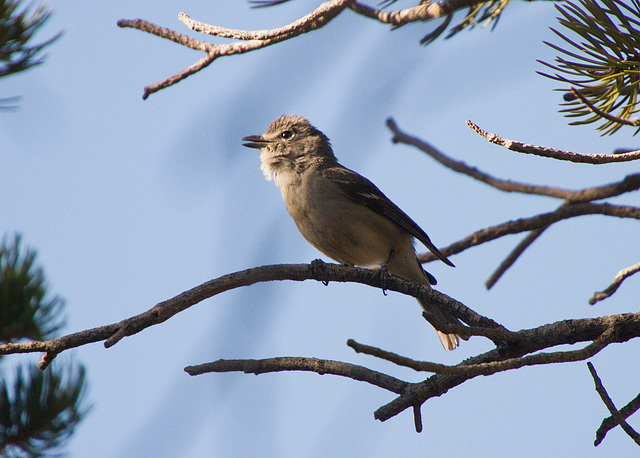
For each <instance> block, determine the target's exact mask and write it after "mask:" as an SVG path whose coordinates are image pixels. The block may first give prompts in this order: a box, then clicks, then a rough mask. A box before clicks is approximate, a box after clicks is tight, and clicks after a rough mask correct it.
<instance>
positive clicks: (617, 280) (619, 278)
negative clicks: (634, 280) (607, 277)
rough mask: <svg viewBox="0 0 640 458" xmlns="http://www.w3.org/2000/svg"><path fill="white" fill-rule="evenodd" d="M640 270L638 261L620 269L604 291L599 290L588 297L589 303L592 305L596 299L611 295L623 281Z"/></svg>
mask: <svg viewBox="0 0 640 458" xmlns="http://www.w3.org/2000/svg"><path fill="white" fill-rule="evenodd" d="M637 272H640V263H638V264H635V265H633V266H631V267H627V268H626V269H622V270H621V271H620V272H618V273H617V274H616V276H615V277H614V279H613V281H612V282H611V285H609V287H608V288H607V289H605V290H604V291H600V292H599V293H595V294H594V295H593V297H591V299H589V304H591V305H593V304H595V303H596V302H598V301H601V300H603V299H606V298H608V297H611V296H612V295H613V293H615V292H616V291H617V290H618V288H619V287H620V285H621V284H622V282H623V281H625V280H626V279H627V278H629V277H630V276H631V275H633V274H635V273H637Z"/></svg>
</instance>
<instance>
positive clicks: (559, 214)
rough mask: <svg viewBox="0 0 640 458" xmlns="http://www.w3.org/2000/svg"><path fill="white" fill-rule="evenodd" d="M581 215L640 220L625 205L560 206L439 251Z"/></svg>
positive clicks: (428, 256) (423, 258)
mask: <svg viewBox="0 0 640 458" xmlns="http://www.w3.org/2000/svg"><path fill="white" fill-rule="evenodd" d="M584 215H606V216H616V217H619V218H634V219H640V208H638V207H629V206H624V205H611V204H606V203H605V204H594V203H591V202H584V203H578V204H571V205H562V206H560V207H559V208H558V209H556V210H555V211H553V212H550V213H542V214H540V215H536V216H532V217H529V218H521V219H518V220H514V221H507V222H506V223H502V224H498V225H496V226H491V227H488V228H486V229H482V230H479V231H476V232H474V233H473V234H471V235H469V236H467V237H465V238H463V239H462V240H459V241H457V242H454V243H452V244H451V245H449V246H447V247H445V248H441V249H440V251H442V253H444V254H445V255H446V256H451V255H453V254H457V253H461V252H462V251H464V250H466V249H468V248H471V247H473V246H476V245H481V244H482V243H485V242H488V241H490V240H495V239H497V238H500V237H503V236H505V235H510V234H518V233H520V232H528V231H532V230H536V229H540V228H543V227H548V226H550V225H551V224H553V223H557V222H558V221H562V220H564V219H569V218H574V217H576V216H584ZM418 259H419V260H420V262H422V263H425V262H429V261H433V260H435V259H437V258H436V257H435V256H434V255H433V254H432V253H423V254H420V255H419V256H418Z"/></svg>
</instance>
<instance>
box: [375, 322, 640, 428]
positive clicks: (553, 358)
mask: <svg viewBox="0 0 640 458" xmlns="http://www.w3.org/2000/svg"><path fill="white" fill-rule="evenodd" d="M639 325H640V313H635V314H623V315H615V316H610V317H603V318H585V319H579V320H565V321H559V322H556V323H552V324H548V325H544V326H540V327H538V328H534V329H526V330H522V331H518V332H517V334H519V335H520V336H521V340H520V344H519V345H513V346H509V345H508V344H507V345H506V346H505V347H504V348H500V349H498V348H496V349H494V350H490V351H488V352H486V353H483V354H481V355H478V356H474V357H472V358H469V359H467V360H465V361H463V362H462V363H460V365H458V366H463V365H468V366H471V367H473V369H471V370H470V374H471V375H469V376H462V375H450V374H435V375H432V376H431V377H429V378H428V379H426V380H424V381H423V382H419V383H415V384H410V385H409V386H408V387H407V389H406V390H405V391H404V393H403V394H402V395H401V396H399V397H398V398H396V399H394V400H393V401H391V402H390V403H388V404H386V405H384V406H382V407H380V408H379V409H378V410H376V412H375V413H374V417H375V418H376V419H378V420H380V421H386V420H388V419H389V418H392V417H394V416H395V415H397V414H399V413H400V412H402V411H404V410H405V409H408V408H412V407H413V406H415V405H418V404H422V403H424V402H425V401H427V400H428V399H430V398H433V397H437V396H440V395H442V394H444V393H446V392H447V391H448V390H450V389H451V388H453V387H455V386H458V385H460V384H462V383H464V382H465V381H467V380H469V379H470V378H472V377H475V376H477V375H480V374H483V375H484V373H485V372H486V373H487V374H490V373H495V372H498V371H499V370H498V369H500V370H506V369H515V368H518V367H523V365H537V364H546V362H543V360H544V361H547V362H549V363H554V362H564V361H563V360H565V359H566V360H567V361H579V360H581V359H585V358H588V357H590V355H593V354H595V353H597V352H598V351H600V350H601V349H602V347H604V346H606V345H607V344H608V343H610V342H623V341H627V340H629V339H632V338H636V337H640V327H639ZM520 333H522V334H520ZM584 341H593V343H592V344H590V345H588V346H587V347H585V348H583V349H581V350H576V351H572V352H554V353H546V354H544V353H542V354H540V355H542V356H538V354H531V353H535V352H537V351H540V350H542V349H543V348H550V347H553V346H556V345H562V344H574V343H577V342H584ZM525 354H530V356H527V357H525V358H519V357H520V356H523V355H525ZM486 363H489V364H486ZM492 363H494V364H492ZM445 367H446V366H445ZM453 367H454V368H455V367H457V366H453ZM446 370H449V369H446ZM454 370H456V371H457V370H458V369H454Z"/></svg>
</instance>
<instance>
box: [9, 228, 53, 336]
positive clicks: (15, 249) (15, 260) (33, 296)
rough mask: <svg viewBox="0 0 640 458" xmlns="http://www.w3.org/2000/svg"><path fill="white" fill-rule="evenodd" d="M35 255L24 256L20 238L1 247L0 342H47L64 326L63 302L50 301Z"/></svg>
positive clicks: (29, 251)
mask: <svg viewBox="0 0 640 458" xmlns="http://www.w3.org/2000/svg"><path fill="white" fill-rule="evenodd" d="M35 260H36V253H35V252H34V251H33V250H26V252H24V253H21V250H20V236H19V235H15V236H14V238H13V241H12V242H10V243H9V242H8V241H7V238H6V237H4V239H3V241H2V246H0V342H2V343H7V342H13V341H15V340H19V339H24V338H28V339H32V340H46V339H49V338H51V337H52V336H53V335H54V334H55V333H56V332H57V331H58V330H59V329H60V328H61V327H62V326H63V324H64V321H63V319H62V318H61V314H62V308H63V307H64V301H63V300H62V298H60V297H59V296H54V297H48V296H47V294H46V291H47V288H46V283H45V280H44V273H43V271H42V269H41V268H40V267H38V266H37V265H36V264H35Z"/></svg>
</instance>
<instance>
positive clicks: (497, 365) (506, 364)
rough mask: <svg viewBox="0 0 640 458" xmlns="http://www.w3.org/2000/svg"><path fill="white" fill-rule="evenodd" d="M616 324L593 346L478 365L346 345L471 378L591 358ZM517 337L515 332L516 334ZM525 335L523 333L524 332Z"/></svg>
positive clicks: (404, 363)
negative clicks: (447, 362) (408, 356)
mask: <svg viewBox="0 0 640 458" xmlns="http://www.w3.org/2000/svg"><path fill="white" fill-rule="evenodd" d="M614 332H615V321H614V322H613V324H612V325H611V327H610V328H608V329H606V330H605V331H604V332H603V333H602V335H601V336H600V337H598V338H597V339H595V340H594V341H593V342H592V343H590V344H589V345H587V346H586V347H584V348H581V349H579V350H572V351H557V352H548V353H544V352H542V353H536V354H534V355H529V356H517V357H513V358H508V359H503V360H499V361H490V362H485V363H478V364H467V363H466V362H464V361H463V362H462V363H460V364H457V365H455V366H448V365H445V364H439V363H432V362H429V361H416V360H413V359H411V358H407V357H405V356H400V355H397V354H395V353H392V352H389V351H386V350H382V349H380V348H376V347H372V346H369V345H364V344H360V343H358V342H356V341H354V340H353V339H349V340H348V341H347V345H349V346H350V347H351V348H353V349H354V350H355V351H356V352H357V353H365V354H368V355H371V356H375V357H377V358H380V359H384V360H385V361H389V362H392V363H394V364H397V365H399V366H404V367H408V368H411V369H413V370H415V371H420V372H433V373H436V374H446V375H454V376H458V377H465V378H472V377H476V376H478V375H484V376H487V375H492V374H496V373H498V372H504V371H508V370H513V369H520V368H521V367H526V366H539V365H542V364H554V363H567V362H575V361H583V360H585V359H588V358H591V357H592V356H594V355H595V354H597V353H598V352H600V351H601V350H602V349H603V348H605V347H606V346H607V345H609V344H610V343H611V342H612V341H613V338H614ZM515 334H516V335H517V334H518V333H515ZM523 334H524V333H523Z"/></svg>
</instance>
